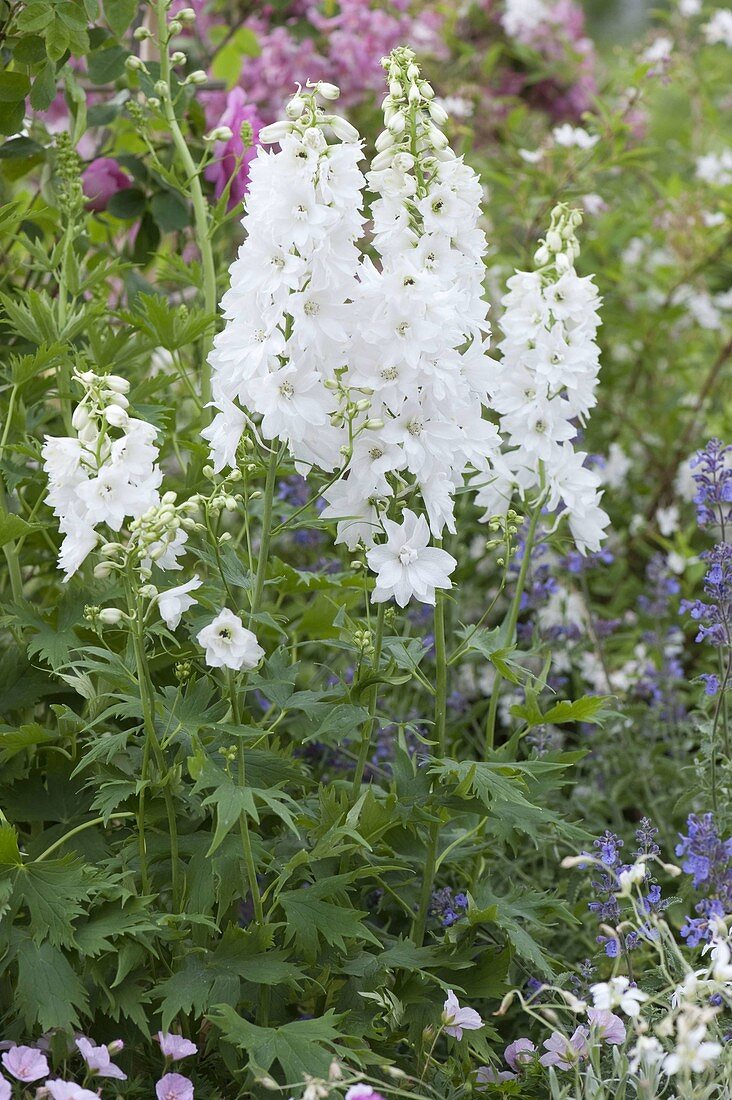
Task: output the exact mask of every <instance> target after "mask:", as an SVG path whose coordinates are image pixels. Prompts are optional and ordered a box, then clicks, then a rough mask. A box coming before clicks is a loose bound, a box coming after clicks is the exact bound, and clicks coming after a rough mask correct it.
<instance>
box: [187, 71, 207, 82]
mask: <svg viewBox="0 0 732 1100" xmlns="http://www.w3.org/2000/svg"><path fill="white" fill-rule="evenodd" d="M207 80H208V76H207V74H206V73H205V71H204V70H203V69H195V70H194V71H193V72H192V73H190V74H189V75H188V76H187V77H186V84H205V83H206V81H207Z"/></svg>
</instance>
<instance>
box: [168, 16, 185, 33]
mask: <svg viewBox="0 0 732 1100" xmlns="http://www.w3.org/2000/svg"><path fill="white" fill-rule="evenodd" d="M168 30H169V31H170V33H171V34H172V35H175V34H180V32H181V31H182V30H183V24H182V23H181V21H180V19H171V21H170V22H169V23H168Z"/></svg>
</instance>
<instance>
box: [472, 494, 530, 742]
mask: <svg viewBox="0 0 732 1100" xmlns="http://www.w3.org/2000/svg"><path fill="white" fill-rule="evenodd" d="M543 503H544V494H543V493H541V494H540V495H539V498H538V500H537V502H536V505H535V507H534V510H533V512H532V513H531V520H530V522H529V531H528V534H527V536H526V542H525V543H524V553H523V557H522V558H521V568H520V570H519V575H518V580H517V581H516V591H515V592H514V594H513V599H512V601H511V606H510V608H509V612H508V617H507V619H506V621H505V623H504V628H503V636H504V638H505V639H506V644H507V645H512V644H513V639H514V635H515V634H516V625H517V623H518V617H519V612H520V610H521V597H522V596H523V593H524V586H525V584H526V576H527V574H528V571H529V562H530V560H531V551H532V549H533V546H534V539H535V537H536V527H537V524H538V522H539V516H540V515H541V508H542V504H543ZM502 682H503V676H502V675H501V673H500V672H499V671H498V669H496V675H495V679H494V681H493V690H492V692H491V702H490V706H489V708H488V719H487V722H486V729H485V755H486V758H487V757H488V756H489V755H490V753H491V752H493V743H494V741H495V735H496V712H497V710H498V700H499V699H500V694H501V683H502Z"/></svg>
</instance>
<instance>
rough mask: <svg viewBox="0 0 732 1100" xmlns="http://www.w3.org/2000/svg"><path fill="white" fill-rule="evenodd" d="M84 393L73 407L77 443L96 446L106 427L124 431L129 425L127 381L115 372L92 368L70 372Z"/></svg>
mask: <svg viewBox="0 0 732 1100" xmlns="http://www.w3.org/2000/svg"><path fill="white" fill-rule="evenodd" d="M74 377H75V379H76V381H77V382H78V383H79V384H80V385H81V386H82V387H83V389H84V396H83V397H82V399H81V401H80V402H79V404H78V405H77V406H76V408H75V409H74V414H73V416H72V418H71V424H72V426H73V428H74V430H75V432H76V433H77V435H78V437H79V440H80V441H81V443H84V444H87V445H88V446H90V447H96V445H97V442H98V440H99V437H100V435H103V434H104V433H105V431H106V428H107V426H109V427H111V428H119V429H121V430H122V431H125V430H126V429H127V427H128V426H129V420H130V418H129V415H128V413H127V409H128V408H129V405H130V403H129V401H128V400H127V397H126V394H128V393H129V390H130V384H129V382H128V381H127V379H126V378H121V377H120V376H119V375H117V374H95V373H94V371H91V370H85V371H78V370H76V371H74Z"/></svg>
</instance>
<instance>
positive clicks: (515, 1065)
mask: <svg viewBox="0 0 732 1100" xmlns="http://www.w3.org/2000/svg"><path fill="white" fill-rule="evenodd" d="M535 1053H536V1047H535V1046H534V1044H533V1043H532V1042H531V1039H514V1041H513V1042H512V1043H509V1044H508V1046H507V1047H506V1049H505V1050H504V1052H503V1057H504V1058H505V1059H506V1061H507V1063H508V1064H509V1066H510V1067H511V1069H515V1070H518V1069H520V1067H521V1066H528V1065H529V1063H530V1062H531V1061H532V1060H533V1057H534V1054H535Z"/></svg>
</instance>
